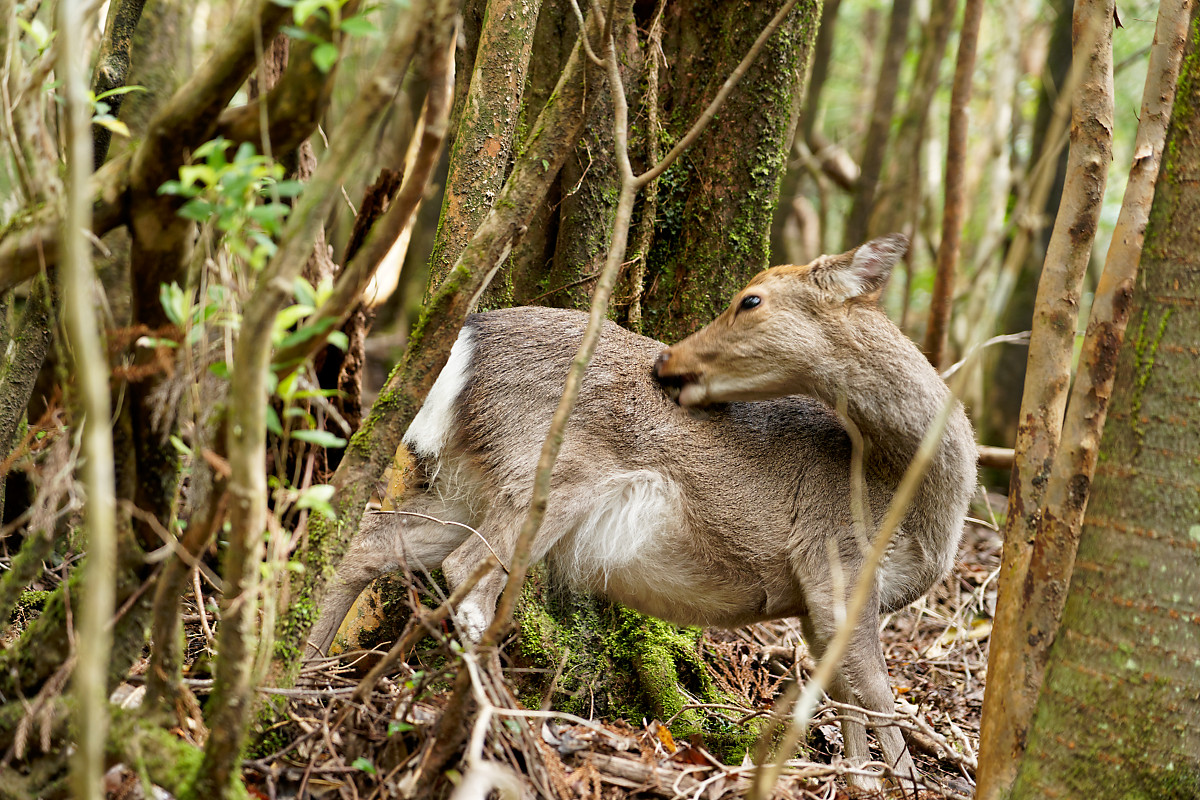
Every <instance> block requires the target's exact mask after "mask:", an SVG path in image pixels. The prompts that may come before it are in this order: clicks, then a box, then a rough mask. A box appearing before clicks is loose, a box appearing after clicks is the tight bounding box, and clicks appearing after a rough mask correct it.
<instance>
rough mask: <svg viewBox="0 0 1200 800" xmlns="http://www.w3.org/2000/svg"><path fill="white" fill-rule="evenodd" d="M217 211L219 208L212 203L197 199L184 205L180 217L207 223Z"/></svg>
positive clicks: (180, 210)
mask: <svg viewBox="0 0 1200 800" xmlns="http://www.w3.org/2000/svg"><path fill="white" fill-rule="evenodd" d="M216 210H217V207H216V206H214V205H213V204H212V203H210V202H208V201H207V200H201V199H200V198H199V197H196V198H193V199H191V200H188V201H187V202H186V203H184V204H183V207H182V208H180V209H179V216H181V217H183V218H184V219H190V220H192V221H193V222H207V221H208V220H209V218H210V217H212V215H213V212H214V211H216Z"/></svg>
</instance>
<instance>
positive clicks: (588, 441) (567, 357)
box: [311, 234, 976, 777]
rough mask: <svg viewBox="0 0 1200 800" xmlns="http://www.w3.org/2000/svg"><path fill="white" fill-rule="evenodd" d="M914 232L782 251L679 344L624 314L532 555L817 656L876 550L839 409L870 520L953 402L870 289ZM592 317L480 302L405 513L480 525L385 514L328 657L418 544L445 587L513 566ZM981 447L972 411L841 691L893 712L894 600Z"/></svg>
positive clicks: (637, 597) (374, 524)
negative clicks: (753, 626)
mask: <svg viewBox="0 0 1200 800" xmlns="http://www.w3.org/2000/svg"><path fill="white" fill-rule="evenodd" d="M907 245H908V241H907V239H906V238H905V237H904V236H901V235H898V234H893V235H891V236H885V237H883V238H880V239H875V240H873V241H871V242H868V243H866V244H864V245H862V246H860V247H858V248H856V249H855V250H851V251H850V252H847V253H843V254H841V255H836V256H822V257H820V258H818V259H817V260H816V261H813V262H812V263H811V264H808V265H805V266H782V267H775V268H772V269H768V270H766V271H765V272H763V273H761V274H760V275H758V276H757V277H756V278H754V280H752V281H751V282H750V285H749V286H747V287H746V288H745V289H743V290H742V291H741V292H739V293H738V294H737V295H736V296H735V297H734V299H733V302H732V303H731V305H730V306H729V308H728V309H727V310H726V311H725V312H724V313H722V314H721V315H720V316H719V317H717V319H716V320H714V321H713V322H712V323H710V324H709V325H708V326H707V327H705V328H704V329H703V330H700V331H698V332H697V333H695V334H693V335H692V336H689V337H688V338H687V339H685V340H683V341H682V342H680V343H679V344H677V345H675V346H673V347H670V348H666V349H663V345H662V344H660V343H659V342H656V341H653V340H651V339H648V338H645V337H643V336H638V335H636V334H633V333H630V332H628V331H625V330H623V329H621V328H619V327H617V326H616V325H613V324H607V325H606V327H605V328H604V331H603V333H602V335H601V338H600V342H599V345H598V347H597V349H596V354H595V358H594V360H593V362H592V364H591V367H590V368H589V370H588V372H587V374H586V377H585V380H584V383H583V387H582V391H581V393H580V396H579V401H578V405H577V407H576V410H575V413H574V416H573V417H572V418H571V422H570V424H569V425H568V428H567V432H566V437H565V440H564V443H563V447H562V452H561V455H560V456H559V459H558V463H557V465H556V467H555V470H554V474H553V482H552V489H551V494H550V498H549V507H548V511H547V513H546V517H545V522H544V523H543V525H542V527H541V530H540V532H539V534H538V537H537V539H536V541H535V544H534V553H533V556H534V558H536V559H541V558H545V559H547V560H548V562H549V564H550V566H551V568H552V571H553V573H554V574H556V575H558V576H561V578H562V579H564V580H565V581H567V582H568V583H569V584H570V585H572V586H574V587H576V588H580V589H585V590H591V591H595V592H598V593H601V594H603V595H605V596H607V597H609V598H611V599H613V600H616V601H618V602H621V603H624V604H625V605H627V606H630V607H632V608H635V609H637V610H639V611H642V612H644V613H647V614H651V615H653V616H656V617H661V618H662V619H665V620H669V621H671V622H675V623H679V624H683V625H710V626H720V627H733V626H738V625H744V624H747V623H751V622H755V621H760V620H768V619H775V618H779V617H789V616H795V617H799V618H800V620H801V623H802V629H803V632H804V636H805V638H806V639H807V641H808V643H809V645H810V647H811V648H812V650H813V651H814V652H815V654H816V655H817V656H820V655H821V653H822V652H823V650H824V648H825V646H826V644H827V643H828V642H829V641H830V640H831V638H832V637H833V635H834V634H835V632H836V630H837V627H838V625H839V617H840V615H841V614H842V613H843V608H844V605H845V599H846V595H847V594H848V593H849V590H850V589H849V588H848V587H852V586H853V584H854V580H855V577H856V575H857V573H858V567H859V565H861V563H862V561H863V559H864V547H865V543H864V542H863V541H862V540H861V536H860V535H856V534H855V529H854V526H853V524H852V521H851V520H852V515H851V490H850V486H851V476H850V460H851V444H850V438H849V436H848V434H847V432H846V427H845V426H844V425H843V424H842V422H840V421H839V417H838V415H837V413H835V412H834V411H833V410H832V409H833V408H835V407H838V404H839V402H840V403H842V404H843V407H844V413H845V415H846V417H847V418H848V419H849V420H851V421H852V422H853V423H854V424H855V425H856V426H857V427H858V429H859V431H861V433H862V436H863V438H864V441H865V445H864V456H863V471H864V479H865V498H864V503H863V505H864V506H865V508H866V511H867V512H868V513H867V514H866V517H867V519H868V524H870V520H880V519H881V518H882V517H883V514H884V511H885V509H886V508H887V505H888V503H889V501H890V500H891V498H892V494H893V492H894V491H895V488H896V485H897V484H898V482H899V480H900V477H901V475H902V474H903V473H904V470H905V468H906V467H907V466H908V464H909V462H910V460H911V459H912V457H913V455H914V453H915V452H916V449H917V446H918V444H919V443H920V441H921V438H922V436H923V435H924V434H925V431H926V429H927V428H928V427H929V425H930V423H931V421H932V420H933V418H934V417H935V415H937V413H938V411H939V409H940V408H941V407H942V406H943V404H944V403H946V402H947V401H948V398H949V390H948V389H947V387H946V385H945V384H944V383H943V382H942V380H941V378H939V377H938V374H937V373H936V372H935V371H934V369H933V368H932V367H931V366H930V365H929V363H928V361H926V359H925V357H924V356H923V355H922V354H921V352H920V351H919V350H918V349H917V347H916V346H915V345H914V344H913V343H912V342H911V341H910V340H909V339H908V338H906V337H905V336H904V334H903V333H901V332H900V330H899V329H898V328H897V327H896V326H895V325H894V324H892V322H891V321H889V320H888V318H887V316H886V315H885V314H884V313H883V312H882V311H881V310H880V309H879V308H878V306H877V303H876V301H877V299H878V297H879V294H880V292H881V290H882V288H883V286H884V284H885V282H886V281H887V278H888V275H889V274H890V272H891V269H892V267H893V265H894V264H895V263H896V261H897V260H898V259H899V258H900V257H901V256H902V255H903V253H904V251H905V249H906V248H907ZM585 320H586V317H585V315H583V314H581V313H579V312H574V311H563V310H555V309H549V308H515V309H509V310H505V311H495V312H490V313H486V314H477V315H474V316H472V317H470V318H469V319H468V320H467V324H466V326H465V327H464V328H463V330H462V334H461V335H460V336H459V339H458V342H457V343H456V344H455V346H454V349H453V351H452V352H451V355H450V360H449V361H448V363H447V364H446V367H445V368H444V369H443V370H442V372H441V375H440V376H439V377H438V379H437V381H436V383H435V384H434V386H433V389H432V390H431V391H430V393H429V397H428V398H427V399H426V401H425V405H424V406H423V407H422V409H421V411H420V412H419V413H418V414H417V416H416V418H415V419H414V420H413V423H412V426H411V427H410V428H409V430H408V433H407V434H406V435H405V440H404V441H405V444H406V445H407V447H408V449H409V450H410V451H411V452H412V454H413V456H414V457H415V458H416V460H417V463H418V465H419V467H418V469H419V471H420V474H421V477H422V481H423V485H421V486H420V487H419V489H420V490H419V491H413V492H410V493H409V495H411V496H408V495H406V496H405V498H404V505H403V509H402V510H403V511H408V512H417V513H419V514H422V515H425V516H426V517H433V518H436V519H438V520H445V521H453V522H458V523H463V524H465V525H470V526H473V527H474V528H475V529H476V530H477V531H478V533H479V534H480V536H476V535H474V534H472V533H471V532H470V531H468V530H466V529H464V528H463V527H460V526H457V525H442V524H439V523H438V522H432V521H430V520H429V519H427V518H423V517H420V516H411V515H406V514H385V513H381V514H374V513H368V514H367V516H366V517H365V518H364V520H363V528H362V531H361V532H360V533H359V535H358V536H357V537H356V539H355V540H354V542H353V544H352V546H351V549H350V552H349V553H348V555H347V556H346V558H345V559H344V561H343V562H342V565H341V567H340V570H339V573H338V579H337V580H336V581H335V584H334V586H333V588H332V589H331V591H330V594H329V598H328V600H327V601H326V606H325V609H324V614H323V616H322V617H321V619H320V621H319V623H318V624H317V626H316V628H315V629H314V631H313V634H312V638H311V644H312V646H313V647H315V648H319V649H320V650H321V651H324V650H325V648H326V647H327V646H328V645H329V644H330V642H331V641H332V640H333V637H334V634H335V632H336V630H337V627H338V625H339V624H340V623H341V621H342V619H343V618H344V616H345V614H346V612H347V611H348V610H349V608H350V605H351V604H352V602H353V601H354V599H355V598H356V597H357V596H358V594H359V592H360V591H361V590H362V589H363V588H364V587H365V586H366V585H367V583H368V582H369V581H370V580H371V579H373V578H375V577H376V576H378V575H380V574H382V573H384V572H388V571H391V570H395V569H397V568H398V566H399V564H400V563H401V562H402V561H405V562H407V563H408V564H409V565H412V566H416V567H419V568H425V569H431V568H434V567H437V566H439V565H440V566H441V567H442V568H443V570H444V571H445V574H446V577H447V579H448V580H449V581H450V583H451V584H455V583H457V582H459V581H462V580H463V579H465V577H466V576H467V575H468V574H469V573H470V572H471V571H472V569H473V568H474V566H475V565H476V564H477V563H479V562H480V561H481V560H482V559H483V558H485V557H486V555H487V553H488V551H489V547H490V548H491V549H494V550H495V552H496V553H497V554H498V555H499V556H500V557H501V559H503V560H505V561H506V562H507V559H508V558H509V557H510V556H511V553H512V548H513V544H514V541H515V539H516V536H517V532H518V530H519V527H520V525H521V522H522V520H523V519H524V516H525V513H526V509H527V507H528V505H529V502H530V496H531V491H532V483H533V474H534V470H535V467H536V464H537V460H538V454H539V452H540V449H541V445H542V439H543V438H544V437H545V434H546V431H547V430H548V428H549V425H550V418H551V415H552V414H553V413H554V408H555V406H556V404H557V403H558V399H559V395H560V394H561V392H562V386H563V381H564V379H565V375H566V372H567V369H568V365H569V363H570V361H571V359H572V357H573V356H574V353H575V350H576V348H577V347H578V345H579V342H580V339H581V337H582V334H583V329H584V324H585ZM673 398H674V399H673ZM695 406H710V407H711V408H710V409H708V411H707V413H706V414H704V415H697V414H695V413H693V412H690V411H689V410H688V409H689V408H690V407H695ZM975 462H976V455H975V441H974V435H973V432H972V430H971V425H970V423H969V422H968V420H967V417H966V415H965V414H964V413H963V411H962V408H961V406H957V407H956V409H955V411H954V413H953V414H952V415H951V417H950V421H949V424H948V426H947V428H946V431H945V434H944V436H943V438H942V441H941V444H940V446H939V449H938V452H937V454H936V456H935V457H934V459H933V461H932V463H931V465H930V468H929V471H928V473H927V474H926V477H925V479H924V481H923V483H922V484H921V487H920V489H919V490H918V492H917V494H916V496H915V498H914V501H913V502H912V504H911V505H910V507H909V509H908V511H907V514H906V516H905V518H904V521H903V523H902V526H901V528H900V530H899V531H897V533H896V537H895V539H894V541H893V543H892V546H891V549H890V551H889V553H888V556H887V558H886V560H885V561H884V562H883V565H882V568H881V570H880V572H879V574H878V575H877V578H876V588H875V592H874V597H873V600H872V602H871V603H870V604H869V605H868V608H867V610H866V611H865V612H864V614H863V615H862V617H861V619H860V620H858V623H857V626H856V630H855V633H854V636H853V639H852V643H851V645H850V647H849V649H848V651H847V653H846V657H845V659H844V661H843V663H842V666H841V667H840V669H839V672H838V676H837V678H836V679H835V681H834V683H833V685H832V686H831V687H830V694H831V695H832V696H833V697H834V698H835V699H836V700H839V701H842V702H847V703H854V704H857V705H859V706H862V707H864V708H867V709H871V710H873V711H881V712H892V711H894V701H893V698H892V693H891V689H890V687H889V685H888V679H887V665H886V663H885V662H884V657H883V648H882V645H881V643H880V640H879V636H878V625H879V615H880V612H881V611H891V610H895V609H898V608H901V607H903V606H905V605H907V604H908V603H911V602H912V601H913V600H915V599H917V598H918V597H920V596H921V595H922V594H924V593H925V592H926V591H927V590H928V589H929V588H930V587H931V586H932V585H933V584H934V582H936V581H937V580H939V579H940V578H941V577H942V576H943V575H944V574H945V573H946V571H947V570H948V569H949V568H950V565H951V562H952V561H953V559H954V556H955V552H956V549H957V546H958V541H959V536H960V534H961V532H962V526H963V517H964V515H965V513H966V509H967V501H968V498H969V497H970V495H971V493H972V492H973V491H974V489H975V481H976V477H975ZM481 537H482V539H486V540H487V543H485V542H483V541H481ZM835 559H836V560H837V561H838V562H840V563H839V564H838V566H839V567H840V570H835V569H834V568H833V565H832V564H831V560H835ZM837 571H840V573H841V575H842V576H844V578H843V579H842V580H840V581H838V580H835V579H834V578H833V575H834V573H835V572H837ZM504 582H505V575H504V573H503V572H502V571H501V570H496V571H495V572H494V573H493V574H492V575H490V576H489V577H486V578H484V579H483V580H482V581H481V582H480V583H479V584H478V585H477V586H476V587H475V589H474V590H473V591H472V592H471V593H470V594H469V595H468V596H467V598H466V600H465V601H464V603H463V605H462V607H461V608H460V609H459V611H458V617H457V618H458V622H459V625H460V627H461V628H463V629H465V631H466V633H467V635H468V636H472V637H477V636H478V635H479V634H480V633H481V632H482V630H483V629H484V627H485V626H486V625H487V624H488V623H489V622H490V620H491V618H492V616H493V615H494V612H495V604H496V600H497V598H498V596H499V593H500V591H501V589H502V588H503V585H504ZM839 592H841V594H839ZM842 727H843V733H844V739H845V746H846V753H847V756H848V757H849V759H850V760H851V762H852V763H855V764H861V763H862V762H864V761H867V760H869V758H870V752H869V750H868V745H867V737H866V730H865V728H864V727H863V725H862V724H861V723H860V722H858V721H853V720H852V721H848V722H846V723H844V724H843V726H842ZM878 738H879V741H880V744H881V745H882V749H883V753H884V756H885V757H886V759H887V761H888V762H889V763H890V764H891V765H892V767H893V770H894V771H895V772H896V773H897V774H898V775H900V776H912V777H915V774H916V772H915V768H914V766H913V762H912V759H911V757H910V756H909V755H908V752H907V751H906V750H905V747H904V742H903V739H902V737H901V735H900V732H899V731H898V729H896V728H895V727H882V728H880V729H879V730H878Z"/></svg>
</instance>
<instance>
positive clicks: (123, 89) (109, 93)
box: [96, 83, 146, 100]
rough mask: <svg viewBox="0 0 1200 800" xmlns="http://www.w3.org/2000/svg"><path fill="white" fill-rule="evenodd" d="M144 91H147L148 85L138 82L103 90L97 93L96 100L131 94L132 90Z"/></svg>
mask: <svg viewBox="0 0 1200 800" xmlns="http://www.w3.org/2000/svg"><path fill="white" fill-rule="evenodd" d="M144 91H146V87H145V86H138V85H137V84H136V83H135V84H131V85H129V86H118V87H116V88H115V89H109V90H108V91H107V92H101V93H100V94H98V95H96V100H104V99H105V98H108V97H115V96H116V95H119V94H129V93H130V92H144Z"/></svg>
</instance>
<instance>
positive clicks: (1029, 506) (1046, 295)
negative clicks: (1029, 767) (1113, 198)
mask: <svg viewBox="0 0 1200 800" xmlns="http://www.w3.org/2000/svg"><path fill="white" fill-rule="evenodd" d="M1112 21H1113V4H1112V3H1111V2H1109V0H1087V2H1080V3H1079V4H1078V5H1076V7H1075V16H1074V41H1075V47H1076V56H1075V57H1076V58H1077V59H1084V62H1083V65H1082V66H1081V67H1080V69H1082V79H1081V81H1080V84H1079V90H1078V94H1077V95H1076V102H1075V108H1074V111H1073V115H1072V124H1071V150H1070V153H1069V154H1068V159H1067V163H1068V166H1067V177H1066V184H1065V185H1064V188H1063V198H1062V204H1061V206H1060V207H1059V213H1058V217H1057V218H1056V220H1055V223H1054V233H1053V235H1052V236H1051V239H1050V246H1049V248H1048V250H1047V253H1046V264H1047V268H1045V269H1043V272H1042V280H1041V282H1040V284H1039V286H1038V300H1037V306H1036V310H1035V313H1034V321H1033V333H1032V335H1031V337H1030V347H1029V362H1028V368H1027V370H1028V378H1029V380H1027V381H1026V384H1025V396H1024V398H1023V399H1022V402H1021V416H1022V422H1021V425H1020V426H1019V427H1018V429H1017V443H1016V448H1015V449H1016V461H1015V464H1014V468H1013V474H1012V482H1011V484H1010V487H1009V502H1008V516H1007V518H1006V520H1005V530H1004V549H1003V553H1002V566H1001V571H1000V577H999V581H998V601H997V608H996V622H995V626H994V628H993V632H992V642H991V648H992V649H991V653H990V659H989V663H988V684H989V686H990V688H989V691H988V695H987V697H986V698H985V703H984V715H983V723H982V724H983V729H982V740H983V743H984V746H986V747H987V748H989V752H994V753H996V754H997V755H991V756H990V757H989V756H984V757H982V758H981V760H980V763H981V773H980V776H979V780H980V784H981V790H980V797H981V798H984V799H985V800H990V799H991V798H998V797H1000V796H1001V795H1002V792H1003V790H1004V787H1007V786H1008V785H1009V784H1010V783H1011V773H1010V772H1009V766H1010V765H1013V763H1014V762H1012V761H1011V760H1009V759H1008V758H1007V757H1006V754H1010V753H1019V752H1021V750H1022V748H1023V742H1022V733H1023V731H1024V729H1025V726H1026V725H1027V724H1028V716H1027V707H1026V708H1025V710H1024V712H1023V709H1022V708H1020V707H1017V706H1015V705H1010V704H1009V700H1010V698H1011V697H1012V696H1014V695H1016V694H1018V693H1026V692H1030V691H1032V692H1035V693H1036V686H1033V687H1031V686H1029V685H1028V683H1027V680H1029V679H1030V678H1031V677H1032V676H1029V675H1028V674H1025V673H1023V672H1022V671H1020V670H1019V668H1018V664H1019V659H1020V658H1021V655H1020V654H1021V652H1022V651H1023V647H1024V642H1023V641H1022V638H1021V635H1020V632H1019V631H1018V630H1017V627H1016V624H1017V619H1018V618H1019V614H1020V609H1021V604H1022V587H1023V586H1024V584H1025V576H1026V573H1027V571H1028V567H1029V559H1030V554H1031V553H1032V551H1033V546H1034V542H1033V535H1034V532H1035V531H1036V529H1037V525H1038V519H1039V518H1040V516H1041V513H1042V506H1043V503H1044V500H1045V489H1046V482H1047V479H1048V477H1049V475H1050V468H1051V466H1052V464H1053V462H1054V457H1055V453H1056V452H1057V450H1058V445H1059V437H1060V435H1061V430H1062V422H1063V411H1064V409H1065V407H1066V403H1067V392H1068V389H1069V387H1070V380H1071V358H1072V354H1073V352H1074V344H1075V328H1076V323H1077V316H1078V311H1079V296H1080V293H1081V291H1082V288H1083V278H1084V273H1085V271H1086V269H1087V265H1088V261H1089V260H1090V258H1091V248H1092V241H1093V239H1094V238H1095V234H1096V224H1097V222H1098V220H1099V215H1100V207H1101V204H1102V201H1103V198H1104V186H1105V182H1106V180H1107V177H1108V165H1109V163H1110V162H1111V161H1112V114H1113V111H1112V109H1113V100H1112V24H1113V22H1112ZM990 748H997V749H996V750H995V751H991V750H990ZM993 769H995V770H997V772H996V773H992V772H990V770H993ZM1006 773H1008V774H1007V775H1006Z"/></svg>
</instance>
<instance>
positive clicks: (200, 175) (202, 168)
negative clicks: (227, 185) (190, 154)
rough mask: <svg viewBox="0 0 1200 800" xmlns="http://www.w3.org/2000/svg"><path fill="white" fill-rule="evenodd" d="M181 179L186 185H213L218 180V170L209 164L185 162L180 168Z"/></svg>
mask: <svg viewBox="0 0 1200 800" xmlns="http://www.w3.org/2000/svg"><path fill="white" fill-rule="evenodd" d="M179 180H180V181H182V182H183V185H184V186H194V185H195V184H197V183H199V184H202V185H204V186H211V185H212V184H214V183H216V182H217V171H216V170H214V169H213V168H212V167H210V166H209V165H208V164H185V165H184V166H182V167H180V168H179Z"/></svg>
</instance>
